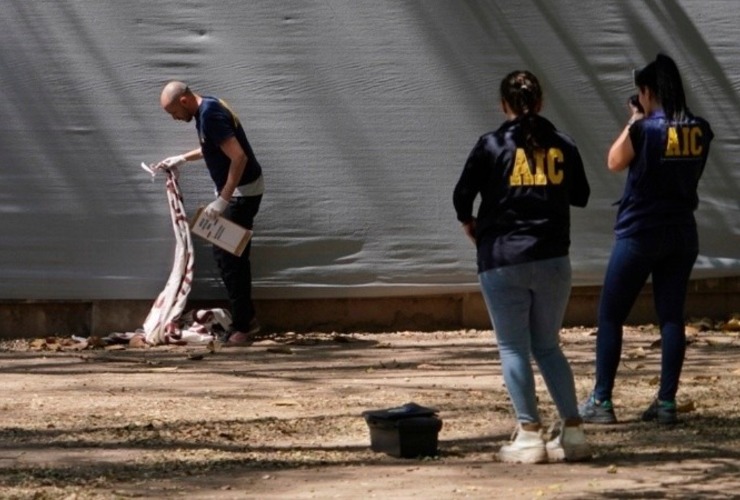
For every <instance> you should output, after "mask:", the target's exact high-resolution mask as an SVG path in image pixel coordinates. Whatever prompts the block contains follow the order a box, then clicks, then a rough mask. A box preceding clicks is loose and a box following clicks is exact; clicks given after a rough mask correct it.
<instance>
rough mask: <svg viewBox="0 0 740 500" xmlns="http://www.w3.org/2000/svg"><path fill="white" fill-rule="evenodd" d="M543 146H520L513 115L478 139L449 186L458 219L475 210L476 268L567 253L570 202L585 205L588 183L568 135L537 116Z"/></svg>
mask: <svg viewBox="0 0 740 500" xmlns="http://www.w3.org/2000/svg"><path fill="white" fill-rule="evenodd" d="M536 120H537V122H538V125H537V129H538V130H540V131H541V132H540V133H539V134H538V135H537V137H538V143H539V145H540V146H541V148H542V149H537V150H535V151H534V152H531V153H527V152H526V147H525V140H524V137H523V134H522V132H521V126H520V121H521V120H520V119H516V120H512V121H507V122H505V123H504V124H503V125H501V127H500V128H499V129H498V130H496V131H494V132H490V133H488V134H485V135H483V136H482V137H480V139H478V142H477V143H476V145H475V147H474V148H473V150H472V152H471V153H470V156H469V157H468V159H467V162H466V163H465V168H464V169H463V172H462V175H461V176H460V180H459V181H458V183H457V185H456V186H455V191H454V195H453V202H454V206H455V211H456V212H457V219H458V220H459V221H460V222H463V223H465V222H469V221H471V220H472V219H473V205H474V202H475V199H476V197H477V196H478V195H480V206H479V207H478V214H477V216H476V244H477V248H478V258H477V261H478V272H484V271H487V270H489V269H493V268H496V267H502V266H509V265H514V264H521V263H525V262H531V261H536V260H544V259H550V258H555V257H563V256H566V255H568V251H569V249H570V205H574V206H578V207H584V206H586V204H587V203H588V198H589V195H590V192H591V190H590V187H589V184H588V180H587V179H586V173H585V171H584V168H583V162H582V160H581V155H580V154H579V152H578V148H577V147H576V145H575V143H574V141H573V140H572V139H571V138H570V137H569V136H568V135H567V134H564V133H562V132H559V131H558V130H557V129H556V128H555V126H554V125H553V124H552V123H550V122H549V121H548V120H547V119H545V118H544V117H541V116H536Z"/></svg>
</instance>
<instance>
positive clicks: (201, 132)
mask: <svg viewBox="0 0 740 500" xmlns="http://www.w3.org/2000/svg"><path fill="white" fill-rule="evenodd" d="M160 104H161V106H162V108H163V109H164V110H165V111H166V112H167V113H169V114H170V115H171V116H172V117H173V118H174V119H175V120H181V121H185V122H190V121H191V120H193V118H195V127H196V130H197V132H198V138H199V140H200V147H199V148H197V149H194V150H192V151H189V152H187V153H185V154H182V155H178V156H171V157H169V158H166V159H165V160H163V161H161V162H159V163H158V164H157V165H155V168H174V167H178V166H180V165H183V164H185V163H186V162H189V161H194V160H199V159H201V158H202V159H203V160H204V161H205V163H206V167H207V168H208V172H209V173H210V175H211V179H212V180H213V183H214V185H215V188H216V189H215V190H216V195H217V198H216V200H214V201H213V202H211V203H210V204H209V205H208V206H207V207H206V208H205V215H206V216H207V217H210V218H214V219H215V218H216V217H218V216H219V215H223V216H224V217H226V218H227V219H229V220H232V221H234V222H236V223H237V224H239V225H241V226H243V227H246V228H247V229H252V227H253V224H254V217H255V215H256V214H257V212H258V211H259V206H260V202H261V200H262V194H263V193H264V181H263V178H262V167H261V166H260V164H259V162H258V161H257V158H256V157H255V155H254V151H253V150H252V146H251V145H250V144H249V141H248V140H247V136H246V134H245V132H244V128H243V127H242V124H241V122H240V121H239V118H237V116H236V115H235V114H234V112H233V111H232V110H231V109H230V108H229V106H228V105H227V104H226V103H225V102H224V101H222V100H219V99H216V98H214V97H208V96H201V95H198V94H196V93H195V92H193V91H192V90H190V88H188V86H187V85H186V84H185V83H183V82H178V81H172V82H169V83H168V84H167V85H165V87H164V89H163V90H162V95H161V97H160ZM250 248H251V242H250V243H249V244H248V245H247V248H246V249H245V250H244V252H243V253H242V255H241V256H239V257H237V256H235V255H233V254H231V253H229V252H227V251H225V250H223V249H221V248H219V247H216V246H214V247H213V254H214V257H215V258H216V262H217V264H218V267H219V269H220V271H221V278H222V280H223V282H224V285H225V286H226V291H227V293H228V295H229V302H230V305H231V314H232V320H233V325H232V326H233V331H232V332H231V335H230V336H229V340H228V343H230V344H243V343H247V342H249V341H250V340H251V339H252V338H253V336H254V334H256V333H257V332H258V331H259V323H258V322H257V319H256V317H255V311H254V305H253V303H252V271H251V265H250V262H249V253H250Z"/></svg>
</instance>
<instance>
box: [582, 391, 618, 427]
mask: <svg viewBox="0 0 740 500" xmlns="http://www.w3.org/2000/svg"><path fill="white" fill-rule="evenodd" d="M578 413H579V414H580V415H581V418H582V419H583V421H584V422H588V423H589V424H616V423H617V416H616V415H614V405H613V404H612V402H611V401H609V400H608V399H606V400H604V401H597V400H596V399H595V398H594V395H593V394H591V395H590V396H589V397H588V399H587V400H586V401H584V402H583V403H581V404H580V405H579V406H578Z"/></svg>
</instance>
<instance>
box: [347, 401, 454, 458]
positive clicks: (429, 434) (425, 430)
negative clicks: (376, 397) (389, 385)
mask: <svg viewBox="0 0 740 500" xmlns="http://www.w3.org/2000/svg"><path fill="white" fill-rule="evenodd" d="M436 413H437V410H435V409H434V408H425V407H423V406H419V405H417V404H416V403H406V404H405V405H403V406H399V407H396V408H388V409H386V410H372V411H365V412H363V413H362V416H363V417H365V421H366V422H367V425H368V427H369V428H370V448H371V449H372V450H373V451H375V452H383V453H387V454H388V455H391V456H393V457H398V458H416V457H423V456H434V455H436V454H437V448H438V442H439V431H440V429H441V428H442V420H441V419H439V418H438V417H437V416H436Z"/></svg>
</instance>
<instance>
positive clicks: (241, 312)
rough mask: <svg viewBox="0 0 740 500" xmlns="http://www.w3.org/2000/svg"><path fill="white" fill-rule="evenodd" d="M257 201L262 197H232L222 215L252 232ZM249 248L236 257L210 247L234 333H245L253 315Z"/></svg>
mask: <svg viewBox="0 0 740 500" xmlns="http://www.w3.org/2000/svg"><path fill="white" fill-rule="evenodd" d="M261 201H262V195H260V196H239V197H234V198H232V199H231V201H230V202H229V206H228V208H227V209H226V210H225V211H224V213H223V216H224V217H226V218H227V219H229V220H231V221H233V222H236V223H237V224H239V225H240V226H243V227H246V228H247V229H252V227H253V226H254V217H255V216H256V215H257V212H258V211H259V208H260V202H261ZM251 249H252V242H251V240H250V242H249V244H248V245H247V247H246V248H245V249H244V252H243V253H242V254H241V256H239V257H237V256H236V255H234V254H232V253H229V252H227V251H226V250H223V249H221V248H219V247H217V246H214V247H213V256H214V257H215V259H216V264H217V265H218V268H219V270H220V271H221V279H222V280H223V282H224V286H225V287H226V293H227V294H228V297H229V305H230V309H231V318H232V321H233V325H232V328H233V330H234V331H242V332H244V331H247V330H248V327H249V322H250V321H252V318H254V316H255V311H254V304H253V303H252V266H251V263H250V262H249V253H250V251H251Z"/></svg>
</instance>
